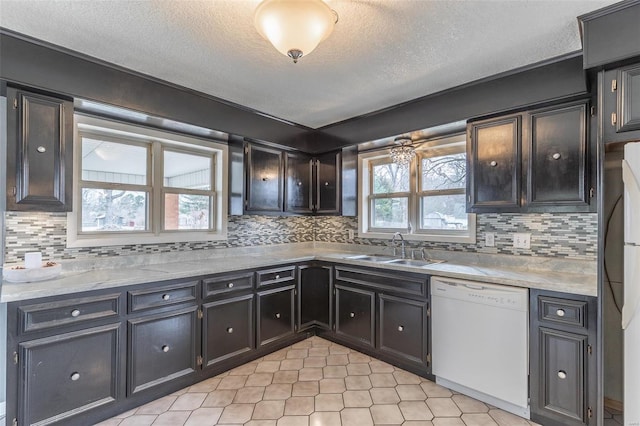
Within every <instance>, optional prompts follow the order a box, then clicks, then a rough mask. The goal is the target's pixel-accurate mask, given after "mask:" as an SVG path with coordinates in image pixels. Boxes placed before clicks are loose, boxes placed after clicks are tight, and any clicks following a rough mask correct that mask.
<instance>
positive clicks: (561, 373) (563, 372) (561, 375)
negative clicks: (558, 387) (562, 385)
mask: <svg viewBox="0 0 640 426" xmlns="http://www.w3.org/2000/svg"><path fill="white" fill-rule="evenodd" d="M558 377H559V378H561V379H563V380H564V379H566V378H567V372H566V371H562V370H560V371H558Z"/></svg>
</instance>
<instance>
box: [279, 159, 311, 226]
mask: <svg viewBox="0 0 640 426" xmlns="http://www.w3.org/2000/svg"><path fill="white" fill-rule="evenodd" d="M312 164H313V161H312V160H311V157H309V156H307V155H304V154H294V153H287V154H286V158H285V169H286V183H285V184H286V187H285V204H284V210H285V211H287V212H292V213H311V212H313V202H312V200H311V181H312V174H313V173H312V169H313V168H312Z"/></svg>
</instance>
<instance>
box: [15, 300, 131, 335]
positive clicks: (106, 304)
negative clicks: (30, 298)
mask: <svg viewBox="0 0 640 426" xmlns="http://www.w3.org/2000/svg"><path fill="white" fill-rule="evenodd" d="M119 301H120V293H115V294H107V295H105V296H94V297H81V298H76V299H69V300H61V301H59V302H53V303H40V304H36V305H26V306H20V307H19V308H18V316H19V323H20V332H21V333H28V332H34V331H41V330H46V329H50V328H54V327H62V326H66V325H70V324H75V323H86V322H88V321H94V320H98V319H103V318H108V317H117V316H118V315H119V313H120V312H119Z"/></svg>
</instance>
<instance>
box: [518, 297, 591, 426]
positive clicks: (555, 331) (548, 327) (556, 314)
mask: <svg viewBox="0 0 640 426" xmlns="http://www.w3.org/2000/svg"><path fill="white" fill-rule="evenodd" d="M530 301H531V306H530V326H531V330H530V334H529V335H530V339H529V347H530V351H531V352H530V357H529V358H530V361H529V362H530V374H531V382H530V386H531V389H530V390H531V392H530V393H531V420H533V421H535V422H537V423H540V424H543V425H545V426H547V425H548V426H560V425H573V426H576V425H592V424H596V423H597V418H598V416H597V415H596V410H597V401H596V398H597V386H596V382H597V371H596V369H597V363H596V315H597V311H596V306H597V302H596V298H595V297H586V296H578V295H572V294H564V293H556V292H549V291H542V290H531V293H530Z"/></svg>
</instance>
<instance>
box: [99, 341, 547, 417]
mask: <svg viewBox="0 0 640 426" xmlns="http://www.w3.org/2000/svg"><path fill="white" fill-rule="evenodd" d="M238 424H244V425H247V426H249V425H250V426H298V425H303V426H341V425H344V426H351V425H354V426H366V425H373V424H376V425H382V424H384V425H406V426H411V425H413V426H427V425H428V426H465V425H466V426H491V425H500V426H520V425H522V426H530V425H536V424H535V423H533V422H530V421H528V420H525V419H523V418H520V417H517V416H514V415H513V414H510V413H507V412H505V411H502V410H499V409H497V408H495V407H491V406H489V405H487V404H484V403H482V402H480V401H477V400H475V399H472V398H469V397H467V396H464V395H461V394H458V393H456V392H452V391H450V390H449V389H446V388H444V387H442V386H439V385H437V384H435V383H433V382H431V381H429V380H427V379H424V378H422V377H419V376H416V375H414V374H412V373H409V372H407V371H404V370H401V369H399V368H396V367H394V366H392V365H390V364H387V363H385V362H382V361H379V360H376V359H373V358H370V357H369V356H367V355H364V354H362V353H360V352H357V351H354V350H351V349H349V348H346V347H344V346H341V345H338V344H335V343H332V342H330V341H328V340H325V339H322V338H320V337H311V338H309V339H306V340H303V341H302V342H299V343H296V344H294V345H292V346H289V347H287V348H284V349H281V350H279V351H277V352H274V353H272V354H269V355H267V356H265V357H263V358H260V359H257V360H255V361H252V362H249V363H247V364H245V365H242V366H240V367H237V368H235V369H233V370H231V371H228V372H225V373H223V374H220V375H218V376H216V377H213V378H210V379H207V380H205V381H203V382H200V383H197V384H195V385H193V386H190V387H188V388H186V389H182V390H181V391H179V392H175V393H173V394H171V395H169V396H165V397H163V398H160V399H157V400H155V401H152V402H150V403H148V404H146V405H143V406H141V407H138V408H136V409H133V410H130V411H128V412H126V413H123V414H120V415H118V416H116V417H113V418H111V419H109V420H106V421H104V422H102V423H100V424H99V425H100V426H111V425H118V426H142V425H154V426H159V425H170V426H178V425H184V426H209V425H238Z"/></svg>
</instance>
